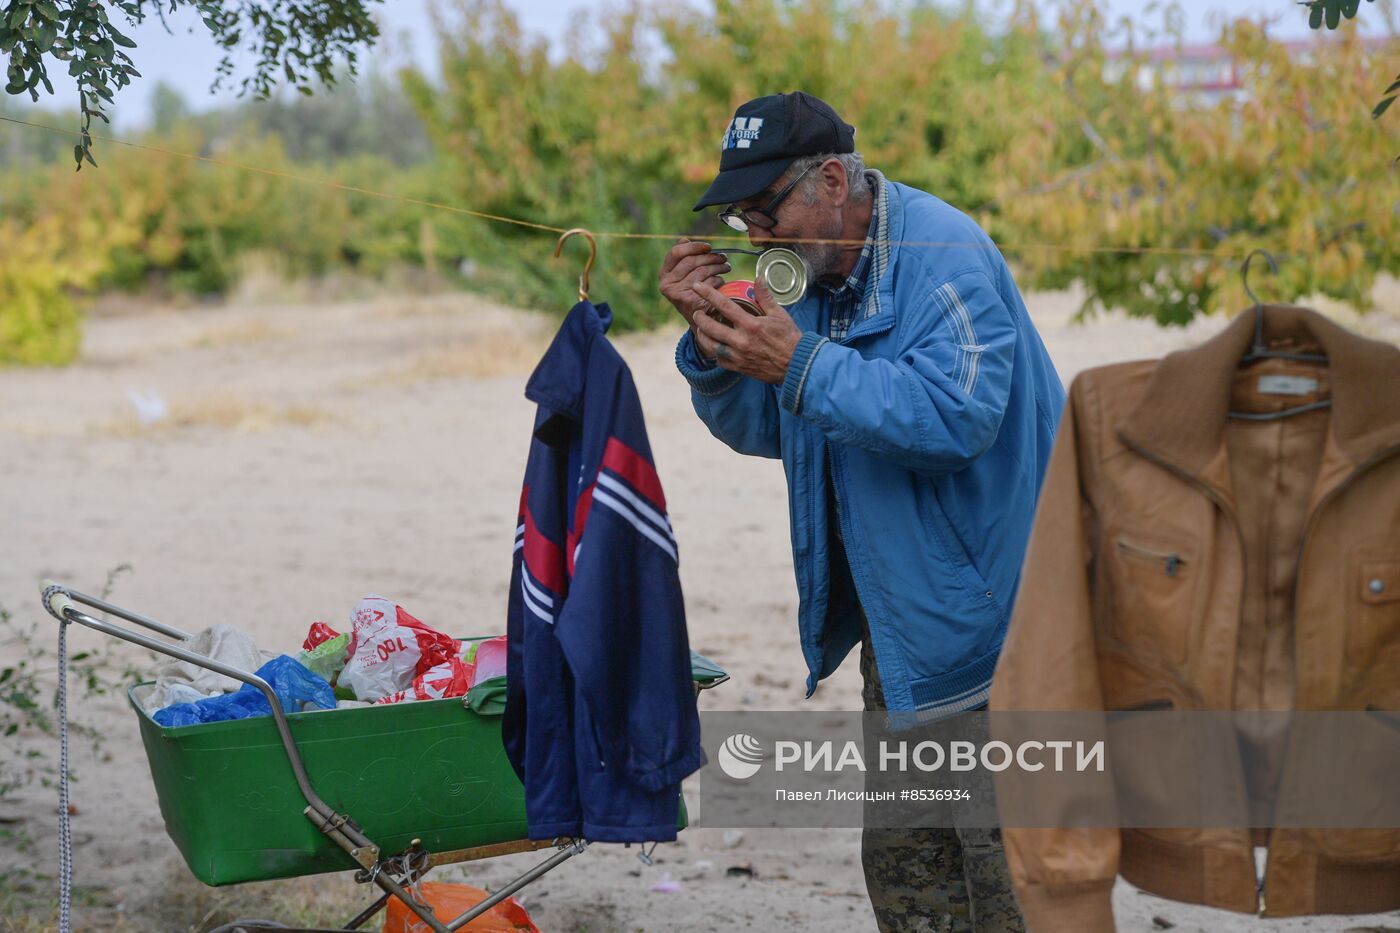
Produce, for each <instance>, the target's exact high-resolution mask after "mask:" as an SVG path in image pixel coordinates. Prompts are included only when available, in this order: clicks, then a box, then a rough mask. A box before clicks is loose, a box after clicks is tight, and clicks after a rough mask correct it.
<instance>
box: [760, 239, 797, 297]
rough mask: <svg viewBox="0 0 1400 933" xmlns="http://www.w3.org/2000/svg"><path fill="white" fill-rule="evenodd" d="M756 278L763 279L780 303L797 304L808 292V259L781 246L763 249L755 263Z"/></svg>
mask: <svg viewBox="0 0 1400 933" xmlns="http://www.w3.org/2000/svg"><path fill="white" fill-rule="evenodd" d="M754 278H757V279H762V280H763V282H764V283H765V284H766V285H767V286H768V290H769V291H770V292H772V293H773V297H774V298H776V299H777V301H778V304H780V305H795V304H797V303H798V302H799V301H801V300H802V296H804V295H806V294H807V279H808V271H807V263H806V261H805V260H804V259H803V258H802V257H801V256H799V255H797V253H795V252H793V251H792V250H790V249H784V248H783V247H781V246H776V247H774V248H773V249H767V250H764V251H763V255H761V256H759V257H758V261H757V262H756V263H755V264H754Z"/></svg>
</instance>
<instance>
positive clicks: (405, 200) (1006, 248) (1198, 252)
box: [0, 116, 1244, 262]
mask: <svg viewBox="0 0 1400 933" xmlns="http://www.w3.org/2000/svg"><path fill="white" fill-rule="evenodd" d="M0 121H3V122H5V123H12V124H15V125H17V126H25V127H30V128H33V129H38V130H45V131H47V132H50V133H58V134H60V135H66V136H78V135H79V133H78V131H76V130H65V129H62V128H61V127H56V126H48V125H47V124H43V123H34V122H31V121H28V120H20V119H16V118H15V117H7V116H0ZM89 136H90V138H92V139H94V140H100V141H102V142H105V143H111V144H112V145H114V146H123V147H126V148H128V149H136V150H139V151H142V152H153V153H159V154H161V155H167V156H173V157H175V158H179V159H188V160H190V161H193V162H204V163H206V164H209V165H215V166H218V167H220V168H228V169H233V170H236V171H242V172H250V173H253V174H257V175H266V176H269V177H271V178H279V179H282V180H285V181H296V182H301V183H302V184H311V185H320V186H322V187H325V188H330V189H333V190H336V191H345V192H349V193H351V194H361V195H364V196H366V197H372V198H379V199H381V200H386V201H397V202H399V203H401V204H411V205H415V206H418V207H426V208H430V209H432V210H440V211H448V212H450V213H454V214H461V215H465V216H467V217H476V218H478V219H481V220H487V221H491V222H493V223H502V224H511V225H513V226H517V227H524V228H527V229H530V230H539V231H543V232H546V233H555V234H560V233H564V232H566V231H567V230H569V229H571V227H556V226H553V225H551V224H542V223H536V222H534V221H530V220H522V219H520V218H518V217H506V216H503V215H501V214H491V213H487V212H485V211H476V210H472V209H470V208H466V207H460V206H458V205H455V204H447V203H444V202H442V201H430V200H425V199H422V198H411V197H407V196H405V195H399V194H391V193H389V192H385V191H376V190H374V189H373V188H365V187H362V186H360V185H348V184H345V183H343V182H338V181H329V180H326V179H321V178H313V177H311V176H309V175H300V174H297V173H295V172H283V171H279V170H277V169H271V168H263V167H262V166H257V165H247V164H245V163H241V162H233V161H230V160H228V159H218V158H215V157H213V156H205V155H199V154H197V153H191V152H181V151H179V150H176V149H167V148H164V147H161V146H151V145H146V144H144V143H134V142H130V141H128V140H124V139H118V138H116V137H114V136H103V135H99V134H97V133H90V134H89ZM571 226H578V225H577V224H575V225H571ZM589 230H590V232H591V233H592V234H593V235H594V236H596V237H598V238H600V239H613V240H672V241H673V240H679V239H692V240H694V239H702V240H705V241H707V242H708V241H718V242H742V243H748V241H749V240H748V237H747V236H744V235H743V234H738V233H732V234H724V233H721V234H715V235H705V236H697V235H695V234H693V233H636V232H632V231H626V230H593V229H592V228H589ZM784 242H785V243H803V244H836V245H841V246H863V245H864V244H865V242H866V241H865V240H864V239H858V240H847V239H824V238H800V239H785V240H784ZM881 245H885V246H904V247H914V248H923V249H988V248H995V249H999V250H1001V251H1002V252H1012V253H1016V252H1026V251H1031V250H1043V251H1046V252H1069V253H1119V254H1129V255H1154V256H1196V257H1201V258H1206V259H1214V260H1217V261H1227V260H1228V261H1230V262H1236V261H1239V260H1242V259H1243V258H1244V257H1243V256H1242V255H1236V254H1234V253H1221V252H1218V251H1216V250H1213V249H1205V248H1201V247H1175V246H1084V245H1075V244H1068V243H994V244H993V246H992V247H988V245H987V244H985V243H974V242H956V241H948V242H943V241H931V240H885V241H881Z"/></svg>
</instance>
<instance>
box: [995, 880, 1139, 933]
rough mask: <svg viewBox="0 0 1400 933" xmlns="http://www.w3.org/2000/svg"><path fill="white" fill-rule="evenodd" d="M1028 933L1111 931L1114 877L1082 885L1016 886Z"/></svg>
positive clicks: (1092, 932)
mask: <svg viewBox="0 0 1400 933" xmlns="http://www.w3.org/2000/svg"><path fill="white" fill-rule="evenodd" d="M1016 901H1017V903H1018V904H1020V905H1021V914H1022V916H1024V917H1025V920H1026V930H1027V931H1028V933H1061V931H1064V930H1073V931H1074V933H1114V931H1115V927H1114V924H1113V879H1109V880H1108V881H1086V882H1083V883H1081V884H1053V885H1045V884H1031V885H1024V886H1023V885H1019V884H1018V885H1016Z"/></svg>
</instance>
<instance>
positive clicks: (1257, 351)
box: [1226, 249, 1332, 421]
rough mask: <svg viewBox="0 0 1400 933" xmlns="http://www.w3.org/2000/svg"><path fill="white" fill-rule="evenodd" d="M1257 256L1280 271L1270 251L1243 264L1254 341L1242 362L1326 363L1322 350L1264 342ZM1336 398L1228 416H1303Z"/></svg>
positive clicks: (1244, 418) (1270, 418)
mask: <svg viewBox="0 0 1400 933" xmlns="http://www.w3.org/2000/svg"><path fill="white" fill-rule="evenodd" d="M1255 256H1263V257H1264V259H1265V261H1266V262H1268V264H1269V270H1270V271H1272V272H1274V273H1275V274H1277V273H1278V262H1277V261H1276V260H1275V259H1274V257H1273V255H1272V254H1271V253H1269V252H1268V251H1267V250H1262V249H1256V250H1254V251H1253V252H1251V253H1250V254H1249V255H1248V256H1246V257H1245V258H1244V265H1243V266H1241V267H1240V279H1241V280H1242V282H1243V284H1244V293H1245V294H1246V295H1248V296H1249V298H1250V300H1251V301H1253V302H1254V343H1253V344H1251V345H1250V347H1249V349H1248V350H1247V351H1245V354H1244V356H1242V357H1240V365H1241V366H1246V365H1248V364H1250V363H1253V362H1255V361H1256V360H1297V361H1300V362H1304V363H1326V362H1327V361H1328V360H1327V357H1326V356H1325V355H1324V354H1321V353H1289V352H1286V351H1284V350H1270V349H1269V347H1268V344H1266V343H1265V342H1264V304H1263V302H1261V301H1260V300H1259V296H1258V295H1256V294H1254V289H1252V288H1250V287H1249V263H1250V261H1251V260H1253V259H1254V257H1255ZM1331 406H1332V400H1331V399H1330V398H1329V399H1323V400H1322V401H1319V402H1309V403H1308V404H1306V405H1297V406H1295V407H1293V408H1284V409H1281V410H1279V411H1267V412H1252V411H1229V412H1226V416H1227V417H1230V418H1236V419H1238V420H1241V421H1276V420H1277V419H1279V418H1287V417H1289V416H1291V415H1301V414H1302V413H1303V412H1307V411H1318V410H1319V409H1323V408H1330V407H1331Z"/></svg>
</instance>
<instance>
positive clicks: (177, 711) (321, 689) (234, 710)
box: [151, 654, 335, 729]
mask: <svg viewBox="0 0 1400 933" xmlns="http://www.w3.org/2000/svg"><path fill="white" fill-rule="evenodd" d="M257 673H258V676H259V677H261V678H262V679H263V680H265V681H267V682H268V684H269V685H271V687H272V691H273V692H274V693H276V694H277V699H278V700H279V701H280V702H281V703H282V709H283V711H284V712H288V713H299V712H301V710H302V707H303V705H304V704H307V703H310V704H312V705H314V706H317V707H320V708H321V709H335V694H334V693H333V692H332V691H331V685H330V684H329V683H327V682H326V679H325V678H324V677H320V676H318V675H316V674H313V673H312V672H311V671H309V670H307V669H306V667H305V666H303V665H302V664H300V663H298V662H297V661H296V659H295V658H291V657H288V656H287V655H285V654H284V655H282V656H281V657H277V658H273V659H272V660H271V661H268V662H267V663H266V664H264V665H263V666H262V667H260V668H258V671H257ZM271 715H272V709H271V708H270V707H269V706H268V705H267V699H266V698H265V697H264V696H263V695H262V691H260V690H258V688H256V687H254V686H253V685H251V684H244V685H243V686H242V687H240V688H239V689H238V690H237V691H236V692H234V693H225V694H223V695H222V696H216V697H209V698H208V699H204V700H199V701H198V702H195V703H177V704H175V705H174V706H167V707H166V708H165V709H162V710H158V711H157V712H156V714H155V715H154V716H152V717H151V718H152V719H154V720H155V721H156V722H157V723H158V724H159V725H161V726H164V727H165V728H167V729H171V728H174V727H176V726H192V725H194V724H196V723H201V722H223V721H224V720H228V719H247V718H249V717H250V716H271Z"/></svg>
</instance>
